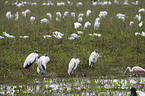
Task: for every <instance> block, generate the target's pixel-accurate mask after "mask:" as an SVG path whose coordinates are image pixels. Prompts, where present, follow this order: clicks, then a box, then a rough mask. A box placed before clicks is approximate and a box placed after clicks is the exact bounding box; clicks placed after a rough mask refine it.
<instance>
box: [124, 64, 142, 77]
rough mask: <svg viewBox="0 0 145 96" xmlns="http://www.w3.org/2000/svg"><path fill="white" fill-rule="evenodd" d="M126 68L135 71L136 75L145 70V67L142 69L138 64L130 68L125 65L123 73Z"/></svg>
mask: <svg viewBox="0 0 145 96" xmlns="http://www.w3.org/2000/svg"><path fill="white" fill-rule="evenodd" d="M128 69H129V71H130V72H133V71H135V72H136V73H137V74H138V75H139V74H140V72H145V69H143V68H141V67H139V66H134V67H132V69H131V68H130V67H127V68H126V70H125V72H124V73H126V71H127V70H128Z"/></svg>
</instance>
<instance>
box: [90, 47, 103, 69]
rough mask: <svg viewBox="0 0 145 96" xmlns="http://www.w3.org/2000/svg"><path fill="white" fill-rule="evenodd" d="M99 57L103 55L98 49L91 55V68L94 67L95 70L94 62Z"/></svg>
mask: <svg viewBox="0 0 145 96" xmlns="http://www.w3.org/2000/svg"><path fill="white" fill-rule="evenodd" d="M99 57H101V56H100V54H99V52H98V50H97V49H96V50H94V51H93V52H92V53H91V55H90V57H89V66H90V68H92V67H93V70H94V64H95V63H96V61H97V59H98V58H99Z"/></svg>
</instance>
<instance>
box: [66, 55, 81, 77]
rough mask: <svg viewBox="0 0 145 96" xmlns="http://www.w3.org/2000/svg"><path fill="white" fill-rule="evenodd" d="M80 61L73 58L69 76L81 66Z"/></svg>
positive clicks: (70, 63)
mask: <svg viewBox="0 0 145 96" xmlns="http://www.w3.org/2000/svg"><path fill="white" fill-rule="evenodd" d="M79 62H80V60H79V59H78V58H77V59H75V58H72V59H71V60H70V62H69V67H68V74H69V75H70V74H71V73H73V71H74V70H75V69H76V68H77V66H78V64H79Z"/></svg>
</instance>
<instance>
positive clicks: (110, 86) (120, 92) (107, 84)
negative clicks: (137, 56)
mask: <svg viewBox="0 0 145 96" xmlns="http://www.w3.org/2000/svg"><path fill="white" fill-rule="evenodd" d="M28 82H29V83H28V84H25V85H24V84H21V83H22V82H17V83H18V84H1V85H0V94H1V95H15V94H22V95H24V94H29V95H34V94H35V95H36V94H45V95H46V94H49V95H50V94H51V95H62V96H64V95H76V96H78V95H82V96H86V95H89V96H92V95H97V96H106V95H107V96H108V95H111V96H112V95H113V96H128V95H129V90H130V88H131V87H132V86H135V87H137V89H138V90H141V91H145V90H144V89H145V86H144V84H145V77H139V78H135V77H129V78H125V79H120V78H119V79H118V78H114V77H111V78H107V77H96V78H95V77H93V78H92V77H72V78H46V77H43V78H35V79H34V80H32V79H30V80H28Z"/></svg>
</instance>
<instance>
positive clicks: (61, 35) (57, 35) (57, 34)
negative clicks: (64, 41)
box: [53, 31, 64, 39]
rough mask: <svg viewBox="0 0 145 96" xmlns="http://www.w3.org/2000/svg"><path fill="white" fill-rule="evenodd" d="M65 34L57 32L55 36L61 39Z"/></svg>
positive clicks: (54, 33)
mask: <svg viewBox="0 0 145 96" xmlns="http://www.w3.org/2000/svg"><path fill="white" fill-rule="evenodd" d="M63 35H64V34H62V33H60V32H58V31H55V32H53V36H54V37H55V38H57V39H61V38H62V37H63Z"/></svg>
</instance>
